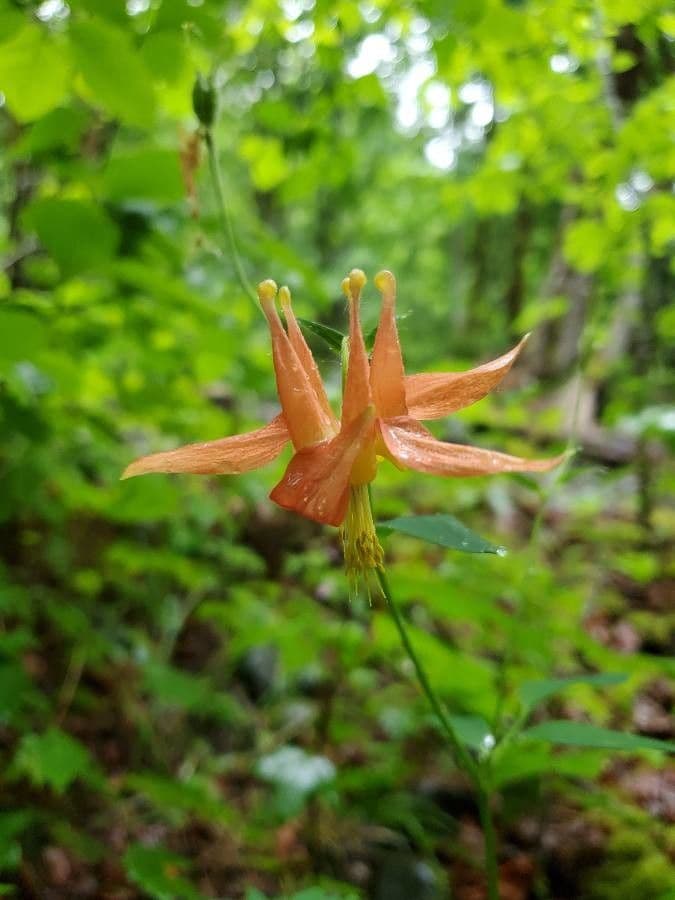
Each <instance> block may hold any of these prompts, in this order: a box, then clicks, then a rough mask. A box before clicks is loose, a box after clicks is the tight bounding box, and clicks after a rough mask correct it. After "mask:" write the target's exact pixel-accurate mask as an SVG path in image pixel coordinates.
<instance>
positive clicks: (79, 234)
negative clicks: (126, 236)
mask: <svg viewBox="0 0 675 900" xmlns="http://www.w3.org/2000/svg"><path fill="white" fill-rule="evenodd" d="M25 223H26V225H28V226H30V227H32V228H34V229H35V231H36V232H37V234H38V237H39V238H40V240H41V241H42V243H43V244H44V246H45V247H46V249H47V250H48V251H49V253H51V255H52V256H53V257H54V259H55V260H56V261H57V262H58V264H59V265H60V266H61V268H62V269H63V271H64V273H65V274H66V275H74V274H76V273H78V272H82V271H86V270H87V269H92V268H96V267H99V266H101V265H104V264H105V263H107V262H108V261H109V260H111V259H112V258H113V256H114V254H115V251H116V249H117V245H118V242H119V232H118V230H117V227H116V225H115V224H114V222H113V221H112V220H111V219H110V218H109V216H108V215H107V214H106V213H105V212H104V210H102V209H101V207H100V206H99V205H97V204H95V203H93V202H92V201H90V200H72V199H60V198H58V197H47V198H45V199H44V200H37V201H36V202H35V203H32V204H31V205H30V207H28V209H27V210H26V213H25Z"/></svg>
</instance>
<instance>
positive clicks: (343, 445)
mask: <svg viewBox="0 0 675 900" xmlns="http://www.w3.org/2000/svg"><path fill="white" fill-rule="evenodd" d="M374 437H375V411H374V408H373V407H372V406H370V407H368V408H367V409H366V410H365V411H364V412H363V413H361V415H360V416H358V417H357V418H356V419H354V420H353V421H352V422H351V423H350V424H349V425H348V426H347V427H345V428H343V429H342V430H341V431H340V433H339V434H338V435H337V436H336V437H334V438H333V439H332V440H329V441H323V442H322V443H321V444H315V445H314V446H313V447H305V448H304V449H303V450H298V452H297V453H296V454H295V456H294V457H293V459H292V460H291V461H290V463H289V464H288V468H287V469H286V472H285V474H284V477H283V478H282V479H281V481H280V482H279V484H278V485H277V486H276V487H275V488H274V490H273V491H272V493H271V494H270V498H271V499H272V500H273V501H274V502H275V503H277V504H278V505H279V506H282V507H283V508H284V509H290V510H293V512H297V513H299V514H300V515H301V516H304V517H305V518H307V519H313V520H314V521H315V522H321V523H323V524H325V525H340V523H341V522H342V521H343V519H344V517H345V514H346V512H347V504H348V501H349V486H350V476H351V471H352V466H353V465H354V462H355V460H356V459H357V457H358V455H359V453H360V452H361V450H363V448H364V447H365V446H366V444H367V443H368V441H369V440H370V441H373V440H374Z"/></svg>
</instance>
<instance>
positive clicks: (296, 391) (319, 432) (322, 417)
mask: <svg viewBox="0 0 675 900" xmlns="http://www.w3.org/2000/svg"><path fill="white" fill-rule="evenodd" d="M276 292H277V287H276V285H275V284H274V282H273V281H263V282H261V284H259V285H258V296H259V297H260V304H261V306H262V309H263V312H264V313H265V317H266V319H267V323H268V325H269V329H270V334H271V337H272V358H273V360H274V373H275V375H276V379H277V392H278V394H279V400H280V402H281V409H282V411H283V414H284V418H285V420H286V424H287V426H288V431H289V433H290V435H291V440H292V441H293V446H294V447H295V449H296V450H299V449H300V448H301V447H306V446H308V445H310V444H316V443H317V442H318V441H323V440H325V439H326V438H330V437H333V435H334V434H335V432H336V431H337V425H336V423H335V419H334V418H333V417H332V415H331V416H330V417H329V416H328V414H327V413H326V412H325V410H324V409H322V407H321V403H320V401H319V398H318V397H317V395H316V392H315V390H314V388H313V386H312V383H311V382H310V380H309V377H308V375H307V373H306V372H305V369H304V368H303V366H302V363H301V362H300V360H299V359H298V354H297V353H296V352H295V349H294V348H293V346H292V344H291V342H290V339H289V337H288V335H287V334H286V332H285V331H284V326H283V325H282V324H281V319H280V318H279V313H278V312H277V308H276V306H275V303H274V299H275V295H276Z"/></svg>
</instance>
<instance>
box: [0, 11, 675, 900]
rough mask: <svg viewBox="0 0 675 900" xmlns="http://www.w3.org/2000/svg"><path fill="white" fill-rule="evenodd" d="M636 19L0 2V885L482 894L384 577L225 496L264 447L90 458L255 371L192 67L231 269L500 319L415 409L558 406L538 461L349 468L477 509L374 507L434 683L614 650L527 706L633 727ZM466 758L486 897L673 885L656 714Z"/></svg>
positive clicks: (468, 686)
mask: <svg viewBox="0 0 675 900" xmlns="http://www.w3.org/2000/svg"><path fill="white" fill-rule="evenodd" d="M674 38H675V14H674V13H673V12H672V7H671V8H669V5H668V4H667V3H665V2H660V0H598V2H590V0H552V2H546V0H531V2H527V0H521V2H516V0H511V2H508V0H419V2H413V0H364V2H361V3H356V2H352V0H331V2H327V0H284V2H277V0H250V2H243V0H242V2H234V0H233V2H224V0H128V2H127V3H126V5H125V4H124V3H123V2H120V0H69V2H65V0H45V2H43V3H33V2H30V0H25V2H24V0H1V2H0V136H1V149H0V203H1V218H0V261H1V263H2V272H1V274H0V422H1V435H2V440H1V444H0V782H1V792H0V805H1V808H2V809H1V811H0V872H1V875H0V894H2V895H3V896H10V897H26V898H39V900H49V898H78V897H82V898H114V900H126V898H140V897H151V898H179V897H180V898H188V900H189V898H204V897H206V898H208V897H211V898H213V897H225V898H242V897H246V898H247V900H262V898H264V897H282V896H283V897H287V898H291V897H292V898H297V900H337V898H342V900H346V898H350V900H354V898H360V897H372V898H376V900H436V898H448V897H453V898H458V900H481V898H482V897H484V896H485V894H484V886H483V878H482V874H481V861H480V854H481V852H482V851H481V847H482V844H481V838H480V831H479V827H478V820H477V814H476V809H475V806H474V802H473V800H472V797H471V793H470V791H469V789H468V787H467V784H466V782H465V780H464V779H463V778H462V777H461V776H460V775H459V773H458V772H457V770H456V769H455V768H454V766H453V764H452V762H451V760H450V758H449V756H448V754H447V752H446V751H445V750H444V748H443V746H442V741H441V737H440V735H439V734H438V732H437V730H436V727H435V725H434V722H433V720H432V718H431V716H430V714H429V711H428V709H427V707H426V704H425V701H424V699H423V698H422V697H421V696H420V695H419V693H418V691H417V688H416V685H415V684H414V682H413V680H412V673H411V671H410V669H409V667H408V666H407V665H406V664H405V663H404V659H403V656H402V653H401V651H400V649H399V645H398V642H397V637H396V633H395V630H394V628H393V625H392V624H391V621H390V620H389V618H388V617H387V615H386V611H385V610H384V609H383V608H382V605H381V604H380V603H375V604H374V606H373V608H372V609H371V608H369V607H368V604H367V602H366V601H356V602H354V603H352V604H351V605H350V604H349V603H348V602H347V599H346V597H347V588H346V583H345V578H344V576H343V574H342V570H341V558H340V552H339V547H338V542H337V535H336V532H335V530H333V529H327V528H321V527H318V526H314V525H313V524H312V523H309V522H307V521H305V520H302V519H299V518H296V517H293V516H292V515H290V514H286V513H285V512H283V511H282V510H280V509H278V508H276V507H274V506H273V504H272V503H271V502H270V501H269V500H268V499H267V493H268V491H269V490H270V488H271V487H272V485H273V484H274V483H275V480H277V479H278V478H279V477H280V474H281V472H282V471H283V466H284V464H285V462H286V457H284V458H282V460H281V461H280V462H279V463H277V464H274V465H272V466H270V467H269V469H267V470H264V471H263V472H260V473H254V474H251V475H245V476H241V477H232V478H207V479H202V478H198V477H180V478H170V477H167V476H156V477H149V478H145V479H138V480H134V481H130V482H124V483H120V482H119V481H118V477H119V473H120V472H121V470H122V469H123V468H124V466H125V465H126V464H127V463H128V462H129V461H130V460H131V459H133V458H134V457H136V456H138V455H140V454H141V453H147V452H151V451H154V450H160V449H167V448H170V447H173V446H176V445H178V444H180V443H185V442H187V441H195V440H208V439H212V438H216V437H220V436H223V435H227V434H231V433H235V432H237V431H241V430H245V429H247V428H250V427H255V426H256V425H258V424H261V423H262V422H264V421H267V420H268V418H269V417H270V415H272V414H274V411H275V410H276V408H277V407H276V400H275V391H274V379H273V374H272V364H271V355H270V348H269V342H268V337H267V333H266V329H265V327H264V323H263V319H262V316H260V314H259V311H258V310H257V309H256V308H255V305H254V304H253V303H252V302H251V300H250V298H248V297H247V296H246V295H245V293H244V292H243V291H242V289H241V287H240V286H239V283H238V281H237V279H236V275H235V270H234V267H233V263H232V259H231V257H230V255H229V254H228V252H227V247H226V245H225V243H224V241H223V237H222V234H221V231H220V228H219V221H218V210H217V207H216V205H215V203H214V191H213V186H212V184H211V182H210V180H209V173H208V166H207V165H206V159H205V156H204V154H203V152H202V153H201V161H200V159H199V157H198V148H199V141H198V140H197V139H196V138H195V133H196V130H197V122H196V120H195V118H194V115H193V113H192V105H191V92H192V86H193V83H194V79H195V76H196V74H197V73H198V72H202V73H205V74H210V73H212V74H213V77H214V80H215V84H216V87H217V93H218V96H219V114H218V119H217V125H216V128H215V138H216V141H217V147H218V152H219V161H220V169H221V172H222V178H223V183H224V189H225V193H226V196H227V201H228V204H229V206H230V209H231V212H232V216H233V219H234V222H235V230H236V237H237V241H238V244H239V248H240V253H241V257H242V263H243V266H244V268H245V270H246V272H247V274H248V277H249V278H250V279H251V281H253V282H254V283H256V282H258V281H259V280H262V279H263V278H270V277H271V278H274V279H275V280H276V281H277V282H278V283H280V284H281V283H287V284H289V285H290V286H291V288H292V290H293V292H294V297H295V308H296V311H297V314H298V315H301V316H305V317H307V318H310V319H315V320H319V321H321V322H323V323H325V324H328V325H331V326H332V327H335V328H339V329H342V330H344V328H345V311H344V302H343V298H342V297H341V294H340V291H339V285H340V281H341V279H342V278H343V277H344V275H345V273H346V272H347V271H349V269H351V268H352V267H354V266H359V267H361V268H363V269H365V270H366V272H367V273H368V274H369V275H370V277H371V278H372V276H373V275H374V274H375V272H376V271H377V270H378V269H380V268H384V267H386V268H389V269H391V270H393V271H394V273H395V274H396V276H397V278H398V281H399V312H400V313H401V314H402V320H401V323H400V330H401V337H402V342H403V345H404V350H405V356H406V362H407V365H408V369H409V371H425V370H426V371H431V370H434V369H439V370H444V369H463V368H469V367H471V366H473V365H476V364H478V363H480V362H484V361H485V360H487V359H490V358H492V357H494V356H497V355H499V354H501V353H503V352H505V351H506V350H507V349H508V348H509V347H510V346H512V345H513V344H514V343H515V342H516V340H517V339H518V338H519V337H520V336H521V335H522V334H523V333H524V332H526V331H530V330H532V331H533V332H534V335H533V338H532V340H531V342H530V345H529V346H528V348H527V351H526V353H525V354H524V355H523V357H522V358H521V360H520V361H519V362H518V364H517V366H516V367H515V369H514V371H513V372H512V374H511V375H510V376H509V379H508V381H507V382H506V383H505V385H504V387H505V388H508V390H504V391H502V390H500V391H499V392H497V393H495V394H493V395H491V396H490V397H488V398H486V399H485V400H483V401H482V402H481V403H479V404H477V405H476V406H474V407H472V408H470V409H468V410H466V411H464V412H462V413H460V414H458V415H456V416H454V417H453V418H452V419H450V420H448V421H447V422H442V423H440V425H439V427H438V428H436V429H435V433H436V434H438V436H440V437H443V438H446V439H450V440H454V441H458V442H462V441H466V442H471V443H476V444H479V445H481V446H485V447H494V448H498V449H501V450H505V451H507V452H512V453H517V454H522V455H542V456H543V455H549V454H552V453H553V452H556V451H558V450H560V449H561V448H563V447H564V446H565V445H566V443H567V442H568V441H569V442H570V443H571V444H572V445H574V446H576V447H578V448H579V452H578V454H577V456H576V457H575V459H574V461H573V463H572V465H571V466H570V467H569V469H568V470H567V471H566V472H565V473H564V474H563V475H562V476H560V475H557V476H556V475H553V476H549V477H545V478H538V479H534V478H524V477H515V476H501V477H498V478H494V479H492V480H489V479H473V480H471V479H469V480H453V479H448V480H441V479H431V478H428V477H427V476H424V475H420V474H414V473H400V472H397V471H396V470H394V469H393V468H392V467H390V466H387V465H383V466H382V467H381V472H380V475H379V477H378V481H377V484H376V493H375V503H376V507H377V512H378V516H379V518H381V519H385V518H389V517H391V516H393V515H399V514H403V513H406V512H417V513H420V512H433V513H437V512H449V513H452V514H454V515H456V516H458V517H459V518H460V519H461V520H462V521H464V522H466V523H467V524H468V525H470V526H471V527H472V528H474V529H476V530H478V531H479V532H480V533H481V534H483V535H485V536H486V537H488V538H490V539H492V540H494V541H496V542H497V543H499V544H503V545H505V546H506V547H507V548H508V549H509V554H508V555H507V556H506V557H504V558H500V557H488V556H470V555H460V554H457V553H454V552H452V551H442V550H440V549H439V548H434V549H430V548H429V547H428V546H427V545H425V544H421V543H419V542H415V541H414V540H413V539H405V538H402V537H394V536H392V537H390V538H388V539H387V541H386V553H387V557H388V563H389V567H390V575H391V580H392V583H393V584H394V587H395V593H396V595H397V597H398V598H399V602H400V603H401V606H402V608H403V610H404V612H405V615H406V618H407V619H408V621H409V623H410V628H411V633H412V634H413V639H414V640H415V642H416V644H417V646H418V647H419V648H420V652H421V653H422V654H423V656H424V659H425V662H426V665H427V666H428V669H429V673H430V677H431V679H432V681H433V682H434V684H435V686H436V687H437V689H438V690H439V692H440V693H441V694H442V696H443V698H444V700H445V701H446V703H447V704H448V706H449V708H450V710H451V711H452V712H453V713H456V714H457V715H461V716H465V717H476V716H482V717H483V718H484V719H485V720H486V721H487V722H488V723H490V722H498V721H500V720H501V721H506V722H508V721H509V717H510V716H512V715H513V714H514V713H515V710H516V707H515V705H514V690H515V688H516V686H517V685H518V684H520V683H521V682H522V681H523V680H525V679H528V678H542V677H548V676H556V675H569V674H574V673H578V672H597V671H611V672H621V673H625V674H626V675H627V676H628V678H627V680H626V681H625V682H624V683H622V684H620V685H617V686H616V687H612V688H603V689H598V688H593V687H590V686H588V685H586V686H579V687H575V688H573V689H571V690H569V691H567V692H565V693H564V695H560V696H559V697H557V698H555V699H553V700H551V701H550V702H549V704H548V708H543V711H542V712H540V713H537V715H543V714H544V713H546V714H547V715H554V716H557V717H558V718H568V719H572V720H579V721H593V722H596V723H598V724H601V725H606V726H609V727H614V728H620V729H622V730H626V731H632V732H636V733H640V734H643V735H647V736H651V737H658V738H666V739H668V738H672V737H673V719H672V707H673V696H674V689H673V680H672V676H673V672H674V671H675V664H674V661H673V640H672V635H673V623H674V621H675V612H674V604H673V580H672V576H673V569H672V559H671V561H670V563H669V559H668V556H667V551H668V541H669V539H670V538H671V537H672V534H673V530H674V528H675V515H674V513H673V509H672V506H671V507H669V506H668V505H667V504H666V497H667V494H668V489H669V487H671V488H672V483H673V473H672V470H671V471H670V473H669V472H668V469H667V465H666V464H667V458H668V449H669V443H668V432H669V431H672V428H673V424H674V422H675V415H674V412H673V409H672V408H670V409H669V408H668V406H667V405H666V404H667V401H668V394H669V391H668V388H669V387H670V389H671V390H670V399H671V400H672V379H671V380H670V381H669V375H668V363H669V357H668V354H669V346H670V353H671V357H670V362H671V363H672V339H673V336H674V334H675V309H673V307H672V306H668V299H669V296H670V295H672V260H670V259H669V256H668V252H669V250H671V249H672V239H673V237H674V236H675V199H674V197H673V194H672V191H671V180H672V177H673V172H674V169H675V165H674V163H675V156H674V152H673V142H672V125H673V104H674V103H675V96H674V94H673V87H674V85H673V79H672V75H670V76H669V72H671V71H672V64H673V40H674ZM377 314H378V303H377V295H376V292H375V291H374V290H373V289H372V287H371V288H367V289H366V295H365V300H364V319H365V327H366V328H369V327H372V326H373V325H374V324H375V322H376V320H377ZM313 346H314V348H315V351H316V354H317V358H318V359H319V361H320V363H321V367H322V370H323V372H324V375H325V377H326V379H327V382H328V383H329V385H330V388H331V393H332V397H333V398H334V399H336V400H337V398H338V395H339V372H338V367H337V362H336V359H335V357H334V356H333V355H332V353H331V351H330V349H329V348H328V347H327V346H325V345H323V344H322V343H321V342H320V341H313ZM670 446H672V444H671V445H670ZM495 781H496V784H497V787H498V788H499V790H500V799H499V804H498V807H497V820H498V831H499V836H500V844H501V870H500V883H501V891H502V896H503V898H504V900H528V898H540V900H554V898H584V900H606V898H607V900H609V898H613V900H618V898H621V900H633V898H635V900H652V898H654V900H665V898H667V897H669V898H671V900H672V897H673V896H675V876H674V875H673V867H672V860H673V854H674V852H675V835H674V832H673V824H674V823H675V777H674V773H673V769H672V768H670V769H668V768H667V766H666V762H665V758H664V757H663V755H662V754H660V753H658V752H651V753H647V754H644V753H642V754H632V755H630V754H625V753H624V754H621V755H616V756H611V755H610V754H608V753H607V752H606V751H603V750H595V749H568V750H555V749H552V748H550V747H549V746H548V745H540V744H535V743H532V744H528V745H521V744H516V745H514V746H512V747H510V748H509V750H508V751H507V752H506V753H505V754H504V755H503V756H502V757H501V759H500V762H499V765H498V766H496V769H495Z"/></svg>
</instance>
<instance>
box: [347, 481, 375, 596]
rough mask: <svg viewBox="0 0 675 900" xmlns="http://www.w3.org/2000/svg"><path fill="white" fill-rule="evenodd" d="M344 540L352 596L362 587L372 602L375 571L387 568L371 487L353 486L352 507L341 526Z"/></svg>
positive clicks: (350, 495) (350, 502) (350, 501)
mask: <svg viewBox="0 0 675 900" xmlns="http://www.w3.org/2000/svg"><path fill="white" fill-rule="evenodd" d="M340 540H341V541H342V550H343V552H344V558H345V571H346V573H347V580H348V582H349V595H350V597H355V596H356V595H357V593H358V589H359V586H360V585H363V587H364V588H365V589H366V593H367V594H368V599H369V600H370V599H371V593H370V582H371V578H372V576H373V575H374V574H375V570H376V569H379V568H382V566H383V565H384V554H383V552H382V547H381V546H380V542H379V540H378V538H377V532H376V531H375V523H374V521H373V510H372V507H371V505H370V495H369V493H368V485H365V484H362V485H356V486H355V485H352V487H351V488H350V494H349V506H348V507H347V515H346V517H345V520H344V522H343V523H342V525H341V526H340Z"/></svg>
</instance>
